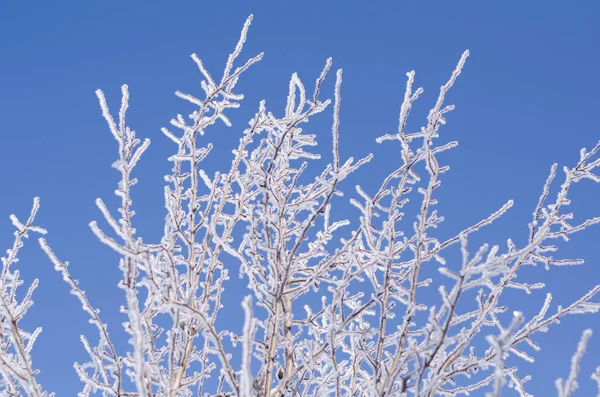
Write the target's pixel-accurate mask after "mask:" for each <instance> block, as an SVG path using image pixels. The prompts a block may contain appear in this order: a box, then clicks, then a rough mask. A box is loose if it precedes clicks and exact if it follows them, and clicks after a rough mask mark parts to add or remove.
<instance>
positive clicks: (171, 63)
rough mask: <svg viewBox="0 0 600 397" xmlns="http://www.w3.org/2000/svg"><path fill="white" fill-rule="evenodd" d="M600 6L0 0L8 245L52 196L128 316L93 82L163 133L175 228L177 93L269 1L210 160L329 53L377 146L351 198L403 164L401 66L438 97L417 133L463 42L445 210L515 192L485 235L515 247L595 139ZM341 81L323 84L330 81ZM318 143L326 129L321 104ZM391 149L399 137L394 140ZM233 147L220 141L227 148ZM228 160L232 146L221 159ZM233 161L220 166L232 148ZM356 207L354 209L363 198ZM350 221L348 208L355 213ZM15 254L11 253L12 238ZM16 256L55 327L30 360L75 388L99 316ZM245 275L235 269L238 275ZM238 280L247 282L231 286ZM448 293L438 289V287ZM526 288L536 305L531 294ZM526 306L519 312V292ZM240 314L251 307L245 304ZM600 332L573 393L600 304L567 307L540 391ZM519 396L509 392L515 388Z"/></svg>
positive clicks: (86, 267)
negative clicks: (125, 88) (228, 125)
mask: <svg viewBox="0 0 600 397" xmlns="http://www.w3.org/2000/svg"><path fill="white" fill-rule="evenodd" d="M599 12H600V3H597V2H592V1H587V2H585V1H581V2H572V3H571V4H570V5H568V4H567V3H566V2H559V1H546V2H543V4H542V2H516V1H508V2H475V1H456V2H454V4H451V2H441V1H435V2H434V1H430V2H416V1H411V2H391V1H389V2H385V1H378V2H366V1H365V2H358V1H320V2H317V1H308V0H305V1H296V2H290V1H278V2H275V1H270V2H267V1H248V2H242V1H238V2H235V1H230V2H222V3H219V2H201V1H194V2H188V1H178V2H175V1H174V2H170V3H169V2H159V1H153V2H141V1H128V2H116V1H113V2H110V1H106V2H75V1H62V2H7V1H4V2H2V3H1V4H0V37H1V39H0V126H1V132H0V134H1V135H0V136H1V142H2V143H1V145H0V169H1V170H2V176H1V180H2V186H3V192H2V194H1V195H0V219H3V220H2V223H0V225H2V226H0V241H1V242H2V247H5V248H8V246H9V244H11V241H12V239H11V233H12V229H11V227H10V221H9V220H8V215H9V214H10V213H16V214H17V215H18V216H20V217H22V218H24V217H25V216H26V215H27V213H28V210H29V208H30V206H31V202H32V198H33V197H34V196H40V198H41V210H40V212H39V216H38V224H40V225H41V226H43V227H46V228H47V229H48V230H49V234H48V241H49V242H50V244H51V245H52V246H53V247H54V249H55V251H56V252H57V254H58V255H59V256H60V257H61V258H62V259H63V260H69V261H70V262H71V263H72V268H71V270H72V272H73V273H74V275H75V276H76V277H77V278H78V279H79V280H80V281H81V285H82V286H83V287H84V288H85V289H86V290H87V291H88V296H89V297H90V300H91V301H92V302H93V303H95V304H97V306H98V307H100V309H101V310H102V313H103V314H104V315H105V318H107V319H108V322H109V327H110V328H109V330H112V331H113V334H115V337H117V338H120V342H119V343H120V346H122V347H124V346H125V343H126V341H125V338H124V337H123V334H122V333H121V330H120V322H121V321H123V318H122V317H121V316H120V315H119V314H118V307H119V305H120V304H121V303H122V302H123V301H122V300H121V296H122V295H121V291H120V290H118V289H117V288H116V282H117V280H118V277H119V271H118V269H117V263H116V259H117V258H116V256H115V255H114V254H112V252H111V251H110V249H108V248H107V247H105V246H103V245H102V244H100V243H99V242H98V241H97V239H96V238H95V237H94V236H93V235H92V233H91V231H90V230H89V227H88V223H89V222H90V221H91V220H95V219H99V218H100V214H99V212H98V211H97V209H96V207H95V205H94V200H95V198H96V197H102V198H103V199H104V200H105V201H106V202H107V203H108V204H112V205H113V208H114V206H115V205H116V203H117V201H116V199H115V198H114V196H113V195H112V191H113V190H114V188H115V186H116V183H117V178H118V173H117V172H115V170H114V169H112V168H110V164H111V163H112V162H113V161H114V159H115V155H116V147H115V142H114V140H113V138H112V137H111V135H110V133H109V131H108V130H107V128H106V124H105V122H104V120H103V119H102V117H101V114H100V110H99V107H98V103H97V99H96V96H95V94H94V90H95V89H97V88H102V89H103V90H104V91H105V93H106V94H107V96H108V100H109V105H111V104H112V108H113V109H116V108H117V106H118V103H119V101H120V97H119V93H120V91H119V89H120V88H119V87H120V86H121V84H123V83H127V84H129V87H130V92H131V103H130V111H129V125H130V126H131V127H132V128H134V129H135V130H136V131H137V133H138V136H141V137H148V138H150V139H152V145H151V146H150V149H149V150H148V152H147V153H146V154H145V157H144V158H143V159H142V161H141V162H140V164H139V166H138V171H137V172H138V173H137V176H138V178H139V179H140V183H139V185H138V186H137V188H136V191H135V195H134V203H135V208H136V212H137V214H138V215H137V216H136V222H138V229H139V230H140V232H141V234H143V235H144V236H145V239H146V241H157V240H158V238H159V237H160V234H161V232H162V226H161V225H162V220H163V216H164V210H163V208H164V207H163V202H162V186H163V183H164V182H163V175H164V174H166V173H167V172H168V170H169V163H168V162H167V161H166V157H167V156H168V155H169V154H171V150H173V146H172V144H171V142H169V141H168V140H167V139H166V138H164V137H163V136H162V134H161V133H160V127H163V126H167V124H168V121H169V120H170V118H171V117H172V116H174V115H175V114H177V113H179V112H181V113H184V112H186V111H187V110H188V109H189V108H188V107H187V105H186V104H185V103H183V102H182V101H181V100H179V99H177V98H176V97H175V96H174V95H173V92H174V91H175V90H177V89H180V90H182V91H184V92H192V93H194V92H195V93H198V92H199V91H200V89H199V81H200V75H199V73H198V72H197V70H196V67H195V65H194V64H193V62H192V61H191V60H190V58H189V55H190V54H191V53H193V52H196V53H198V55H199V56H200V57H201V58H202V59H203V60H204V61H205V63H206V65H207V67H208V68H209V70H211V71H214V73H220V71H221V70H222V66H223V65H224V62H225V60H226V57H227V54H229V52H230V51H231V49H232V48H233V45H234V44H235V41H236V40H237V37H238V34H239V30H240V28H241V26H242V24H243V22H244V20H245V18H246V17H247V16H248V15H249V14H250V13H253V14H255V19H254V22H253V26H252V28H251V30H250V35H249V39H248V42H247V45H246V47H245V52H244V54H245V55H246V56H252V55H255V54H256V53H258V52H261V51H264V52H265V53H266V56H265V58H264V60H263V61H262V62H260V63H259V64H258V65H256V66H254V67H253V68H252V70H250V71H249V72H248V73H247V74H246V75H245V76H244V78H242V79H241V81H240V84H239V89H238V91H240V92H242V93H244V94H245V95H246V98H245V100H244V103H243V106H242V109H240V110H237V111H234V112H233V114H232V121H233V122H234V127H233V128H232V129H225V128H216V129H215V131H213V132H212V133H211V134H212V135H208V136H207V139H210V140H211V141H213V143H214V144H215V152H214V154H213V155H212V156H211V158H210V160H209V161H208V163H207V169H208V170H209V171H214V170H217V169H221V168H222V167H223V166H224V165H225V164H227V162H228V160H227V159H228V158H227V157H226V156H227V155H228V153H230V150H231V149H232V148H233V145H235V144H236V143H237V140H238V138H239V135H238V134H239V132H240V131H241V129H242V128H244V126H245V125H246V120H248V119H249V118H250V117H251V116H252V115H253V114H254V112H255V111H256V109H257V104H258V101H259V100H261V99H263V98H265V99H266V100H267V104H270V105H271V108H274V109H282V108H283V100H284V99H285V96H286V92H287V91H286V90H287V83H288V81H289V77H290V75H291V74H292V73H293V72H298V73H299V75H300V78H302V79H303V80H304V81H305V82H306V83H307V84H308V85H309V86H312V82H313V81H314V78H316V77H317V75H318V74H319V72H320V71H321V69H322V66H323V64H324V62H325V60H326V58H327V57H330V56H331V57H333V62H334V67H335V68H343V69H344V84H343V87H342V96H343V102H342V114H341V123H342V127H341V143H340V148H341V149H340V150H341V153H342V157H344V158H347V157H349V156H355V157H362V156H364V155H366V154H368V153H370V152H374V153H375V155H376V157H375V160H374V161H373V162H372V163H371V164H369V166H368V167H366V168H364V169H363V170H361V171H360V172H359V173H357V174H356V175H354V178H353V179H351V180H350V181H348V182H346V183H345V184H344V185H343V186H342V189H344V190H345V191H347V192H348V193H349V194H350V195H351V194H352V192H353V186H354V185H355V184H357V183H360V184H362V185H363V186H365V188H366V189H369V188H370V189H371V191H372V189H374V188H375V185H376V183H375V182H373V181H378V180H379V179H377V176H379V178H382V177H383V176H384V175H383V174H382V173H383V172H384V171H382V170H384V169H386V166H387V167H388V168H389V167H391V166H392V165H393V164H395V162H398V161H399V158H398V155H397V150H396V148H394V147H391V146H390V145H387V146H386V147H381V146H379V145H377V144H375V142H374V140H375V138H376V137H378V136H380V135H383V134H385V133H390V132H392V131H394V130H395V129H396V123H397V114H398V109H399V105H400V102H401V99H402V94H403V90H404V82H405V73H406V72H407V71H409V70H412V69H415V70H416V72H417V75H416V84H417V85H418V86H423V87H424V88H425V95H424V96H423V97H422V99H420V100H419V102H418V104H417V106H416V107H415V108H414V111H413V112H412V118H411V122H412V123H414V125H413V126H414V127H417V126H419V125H420V124H419V123H422V122H424V120H425V117H426V115H427V114H426V111H427V109H429V106H431V105H432V104H433V103H434V100H435V98H436V96H437V92H438V89H439V86H440V85H441V84H442V83H444V82H445V81H446V79H447V78H448V76H449V74H450V72H451V71H452V69H453V68H454V65H455V64H456V61H457V60H458V59H459V57H460V54H461V53H462V52H463V50H464V49H466V48H469V49H470V50H471V56H470V58H469V60H468V61H467V65H466V67H465V69H464V71H463V74H462V75H461V76H460V78H459V80H458V82H457V85H456V86H455V88H454V89H453V90H452V92H451V94H450V95H449V98H448V101H449V102H450V103H454V104H455V105H456V107H457V109H456V110H455V111H454V112H453V113H452V114H450V115H449V117H448V125H447V126H446V127H444V128H443V129H442V134H443V135H442V136H443V137H444V135H445V136H446V138H447V139H449V140H454V139H456V140H458V141H459V142H460V146H459V148H458V149H455V150H453V151H452V152H450V153H448V154H447V155H446V156H445V157H444V158H443V161H446V162H447V163H448V164H450V165H451V171H450V173H448V174H446V175H445V177H444V182H443V184H444V187H443V188H442V189H441V190H440V193H439V196H438V198H439V200H440V211H441V212H442V213H443V215H445V216H446V219H447V222H446V224H445V225H444V227H443V228H441V230H440V233H441V234H444V233H451V232H452V231H459V230H461V229H460V228H464V227H466V226H467V225H469V224H472V223H473V222H474V221H477V220H478V219H480V218H482V217H485V216H487V215H488V214H489V213H491V212H492V211H494V210H496V209H497V208H499V206H500V205H502V204H503V203H504V202H506V200H508V199H510V198H513V199H515V201H516V204H515V206H514V207H513V209H512V210H511V211H510V212H509V213H508V214H507V215H506V217H505V218H504V219H502V220H501V221H499V222H498V223H497V224H495V225H494V226H493V227H490V228H489V229H486V230H484V231H483V233H482V234H481V235H480V237H481V240H482V241H483V240H486V241H490V242H492V243H498V244H503V242H504V241H505V240H506V238H507V237H509V236H511V237H513V238H514V239H515V241H517V242H519V241H521V242H522V241H523V240H524V238H525V237H526V234H527V227H526V223H527V222H528V221H529V220H530V217H531V215H530V214H531V212H532V210H533V208H534V206H535V203H536V202H537V198H538V196H539V193H540V191H541V187H542V185H543V182H544V181H545V179H546V176H547V173H548V170H549V168H550V166H551V164H552V163H553V162H555V161H556V162H558V163H559V165H561V166H562V165H572V164H574V162H576V160H577V159H578V153H579V152H578V151H579V149H580V148H582V147H584V146H585V147H591V146H592V145H593V144H594V143H595V142H596V141H597V140H598V139H599V138H600V131H599V130H598V127H597V120H596V118H597V117H596V115H597V112H598V110H597V109H598V107H599V106H600V99H599V98H600V96H598V94H597V93H598V89H599V88H600V77H599V74H598V70H600V56H599V55H598V51H597V44H598V40H599V39H600V32H599V29H598V27H597V21H596V17H597V15H598V13H599ZM332 81H333V79H332V78H330V79H329V85H328V86H327V90H328V91H326V93H327V95H332ZM320 120H321V121H317V122H316V124H315V126H320V127H322V129H321V131H322V132H321V133H322V134H324V135H323V136H324V137H323V138H322V140H323V141H325V142H328V141H329V136H328V135H327V132H328V123H329V122H330V120H329V119H327V117H326V116H323V117H321V119H320ZM392 146H393V145H392ZM221 154H222V155H221ZM224 156H225V157H224ZM224 159H225V160H224ZM598 197H600V186H598V185H593V184H592V183H591V182H584V183H581V184H579V185H576V186H575V189H574V190H573V191H572V195H571V198H572V199H573V210H574V211H575V215H576V219H581V218H582V217H583V216H586V215H587V216H590V215H599V214H600V208H598V206H597V205H595V204H596V203H597V201H598ZM340 208H345V209H346V208H347V209H348V211H349V212H348V213H347V216H348V217H350V218H356V217H357V214H356V212H352V209H350V207H349V206H346V204H343V203H341V204H340ZM341 215H344V214H341ZM599 236H600V229H598V228H595V229H590V230H588V231H586V232H584V233H582V234H580V235H576V236H575V237H574V238H573V239H572V241H571V242H569V244H568V245H565V246H564V247H562V246H561V249H563V248H564V250H563V251H562V257H571V256H578V257H582V258H584V259H586V260H587V263H586V265H584V266H583V267H580V268H572V269H565V268H561V269H552V270H551V271H550V272H546V271H544V270H543V268H536V269H535V273H534V274H535V277H536V278H537V279H538V280H540V281H543V282H545V283H547V285H548V288H549V290H551V291H552V292H553V294H554V296H555V300H554V302H555V303H557V304H567V303H569V302H571V301H572V300H574V299H575V298H576V297H577V296H579V295H581V294H582V293H584V292H587V291H588V290H589V289H590V288H591V287H592V286H593V285H595V284H598V283H599V282H600V276H599V274H600V271H599V270H598V269H600V267H599V266H600V263H599V260H598V258H597V254H596V251H595V250H594V249H595V247H596V246H597V244H598V237H599ZM5 248H3V249H5ZM21 261H22V262H21V263H20V264H19V266H20V268H21V271H22V274H23V277H24V278H25V279H26V280H28V281H30V280H32V278H33V277H38V278H40V279H41V283H40V287H39V288H38V290H37V292H36V294H35V296H34V300H35V306H34V307H33V308H32V309H31V310H30V312H29V315H28V317H27V319H26V320H25V321H24V325H25V326H29V327H33V326H34V325H38V324H40V325H42V326H43V328H44V331H43V333H42V335H41V336H40V338H39V339H38V342H37V344H36V348H35V350H34V366H35V367H36V368H38V369H40V370H41V371H42V372H41V374H40V380H41V382H42V383H43V385H44V386H45V388H46V389H48V390H50V391H56V392H57V393H58V394H59V395H64V396H72V395H75V393H76V392H77V391H79V387H80V385H79V383H78V380H77V377H76V375H75V373H74V371H73V369H72V363H73V361H75V360H79V361H84V360H85V359H86V357H85V352H84V351H83V348H82V347H81V343H80V342H79V335H80V334H81V333H86V334H88V335H92V336H91V337H92V338H95V335H94V334H93V333H90V331H91V332H94V330H93V328H92V327H91V326H90V325H89V324H87V318H86V315H85V313H83V311H81V310H80V306H79V304H78V303H77V301H76V299H75V298H74V297H73V296H71V295H69V293H68V288H67V286H66V285H65V284H63V283H62V281H61V279H60V275H59V274H58V273H55V272H54V271H53V270H52V266H51V264H50V263H49V261H48V260H47V259H46V258H45V257H44V256H43V254H42V253H41V250H40V249H39V247H38V246H37V244H36V243H35V242H34V241H33V240H30V241H29V242H28V244H27V246H26V248H25V249H24V250H23V254H22V256H21ZM234 278H235V277H234ZM232 281H233V282H235V280H232ZM432 293H434V291H432ZM517 298H518V299H516V298H515V299H512V300H510V301H509V302H507V303H509V304H511V305H513V304H514V306H511V310H513V309H523V310H524V311H525V312H526V314H527V313H528V312H532V311H533V310H535V309H536V308H537V307H539V305H540V304H541V302H542V301H543V293H537V294H532V295H531V296H524V295H523V296H521V295H518V296H517ZM524 298H526V299H524ZM517 303H519V304H520V305H522V307H521V306H518V305H516V304H517ZM230 305H232V306H231V307H235V308H236V310H238V307H239V305H238V302H236V301H235V300H233V299H232V300H231V302H230ZM589 327H592V328H594V329H595V330H596V332H597V334H596V335H594V336H593V337H592V340H591V342H590V345H589V351H588V354H587V355H586V358H585V360H584V362H583V366H582V372H581V375H580V390H579V392H578V393H577V394H576V395H580V396H586V395H591V394H592V390H593V387H594V386H593V383H592V381H591V380H590V379H589V375H590V374H591V372H592V370H593V368H595V366H597V365H599V364H600V362H598V361H597V360H594V359H593V357H594V356H596V357H600V317H599V316H597V315H596V316H588V317H581V318H567V319H565V320H564V321H563V322H562V324H561V325H559V326H554V327H553V329H551V332H550V333H549V334H543V335H539V336H538V338H537V340H538V341H539V342H540V344H541V346H542V349H543V350H542V352H540V353H537V355H536V359H537V360H538V362H537V363H536V364H535V365H533V366H532V365H526V364H525V363H523V364H522V365H521V366H520V367H521V371H522V373H531V374H532V375H533V380H532V381H531V383H530V386H529V389H530V391H531V392H533V393H535V395H539V396H546V395H554V394H555V393H554V379H555V378H556V377H558V376H563V377H564V376H566V375H567V373H568V369H569V358H570V356H571V354H572V352H573V351H574V349H575V347H576V343H577V340H578V339H579V335H580V333H581V331H582V330H583V329H584V328H589ZM507 395H509V394H508V393H507Z"/></svg>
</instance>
